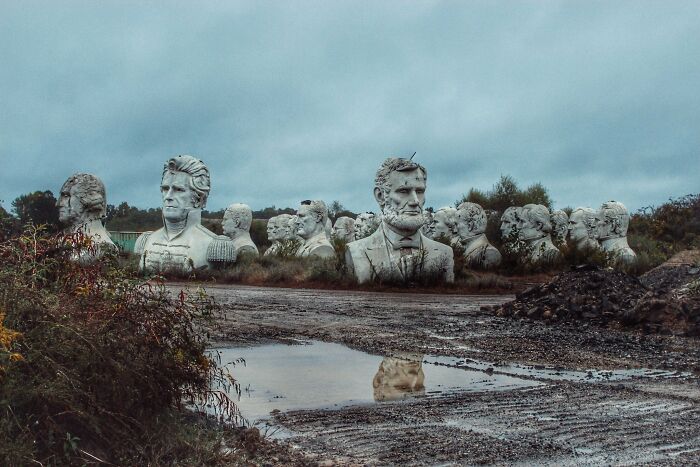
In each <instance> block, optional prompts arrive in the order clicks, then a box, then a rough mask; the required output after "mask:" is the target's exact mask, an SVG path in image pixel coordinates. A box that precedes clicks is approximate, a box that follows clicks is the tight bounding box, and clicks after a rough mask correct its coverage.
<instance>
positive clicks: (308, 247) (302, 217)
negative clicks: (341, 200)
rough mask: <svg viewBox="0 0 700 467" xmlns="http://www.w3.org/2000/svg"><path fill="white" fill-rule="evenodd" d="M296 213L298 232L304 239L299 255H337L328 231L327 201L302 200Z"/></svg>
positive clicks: (326, 256) (324, 256) (330, 256)
mask: <svg viewBox="0 0 700 467" xmlns="http://www.w3.org/2000/svg"><path fill="white" fill-rule="evenodd" d="M296 215H297V219H296V227H297V231H296V234H297V235H299V236H300V237H301V238H302V239H303V243H302V245H301V246H300V247H299V249H298V250H297V256H302V257H304V256H316V257H320V258H332V257H333V256H335V249H334V248H333V246H332V245H331V243H330V241H329V239H328V234H327V233H326V222H327V220H328V209H327V208H326V203H324V202H323V201H319V200H315V201H312V200H306V201H302V202H301V205H300V206H299V209H298V210H297V214H296Z"/></svg>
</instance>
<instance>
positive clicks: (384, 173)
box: [374, 157, 428, 193]
mask: <svg viewBox="0 0 700 467" xmlns="http://www.w3.org/2000/svg"><path fill="white" fill-rule="evenodd" d="M417 169H420V171H421V172H423V178H424V179H425V180H427V179H428V171H427V170H425V167H423V166H422V165H420V164H419V163H417V162H413V161H412V160H410V159H404V158H403V157H389V158H387V159H385V160H384V162H383V163H382V165H381V167H379V170H377V174H376V176H375V178H374V186H375V187H376V188H379V189H381V190H382V191H383V192H385V193H386V192H387V191H389V186H388V185H389V174H391V173H392V172H410V171H412V170H417Z"/></svg>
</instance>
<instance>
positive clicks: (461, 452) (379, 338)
mask: <svg viewBox="0 0 700 467" xmlns="http://www.w3.org/2000/svg"><path fill="white" fill-rule="evenodd" d="M175 287H178V286H177V285H175ZM207 291H208V292H209V293H210V295H212V296H213V297H214V298H215V299H216V300H217V301H218V302H219V303H221V304H222V305H223V307H224V309H225V310H226V320H225V321H224V322H222V323H220V324H221V325H222V326H221V329H220V331H221V334H220V335H219V337H220V338H221V339H222V343H228V344H229V345H258V344H262V343H269V342H290V341H292V340H294V339H302V340H308V339H318V340H323V341H328V342H337V343H343V344H346V345H348V346H350V347H353V348H356V349H360V350H364V351H367V352H370V353H373V354H378V355H386V354H389V353H391V352H395V351H409V352H419V353H425V354H431V355H442V356H449V357H456V358H459V359H474V360H480V361H484V362H489V363H490V364H493V366H494V367H495V368H496V369H497V370H499V369H500V368H504V367H502V366H500V365H497V363H508V362H510V363H516V362H517V363H520V364H523V365H545V366H546V367H548V368H550V367H551V368H562V369H571V370H574V369H579V370H584V369H598V370H603V369H614V368H618V369H621V368H639V367H648V368H659V369H666V370H671V371H672V372H673V371H676V370H683V371H688V370H690V371H695V372H696V373H697V372H700V340H697V339H688V338H678V337H672V336H644V335H641V334H638V333H630V332H620V331H616V330H611V329H600V328H596V327H593V326H586V325H585V323H583V324H579V325H576V326H573V325H565V324H557V325H547V324H545V323H543V322H532V321H528V320H513V319H504V318H498V317H495V316H492V315H491V314H490V313H489V314H487V313H481V312H480V311H479V309H480V307H481V306H482V305H493V304H496V303H501V302H503V301H506V300H508V299H510V298H511V297H508V296H458V295H450V296H440V295H425V294H423V295H419V294H382V293H364V292H347V291H326V290H300V289H274V288H256V287H236V286H215V287H208V289H207ZM514 376H517V375H514ZM542 382H544V383H545V384H544V385H543V386H538V387H537V388H531V389H527V390H510V391H504V392H479V393H477V392H470V393H457V394H449V395H440V396H435V395H429V396H427V397H425V398H419V399H412V400H407V401H403V402H400V403H379V404H373V405H366V406H355V407H348V408H344V409H339V410H314V411H297V412H288V413H282V414H278V415H276V416H275V419H274V420H275V421H276V423H278V424H280V425H282V426H284V427H285V428H287V429H289V430H291V431H292V432H293V433H294V437H293V438H291V439H290V440H289V442H290V443H293V444H294V445H297V446H299V447H300V448H301V449H302V450H303V451H304V452H307V453H310V454H312V455H313V456H314V458H315V459H324V458H325V459H332V460H333V461H335V462H336V463H339V464H370V465H435V464H441V463H442V464H454V465H472V464H477V463H496V464H524V465H531V464H543V465H580V464H638V463H654V464H668V465H677V464H681V463H682V464H689V463H696V464H699V463H700V450H699V449H700V430H698V427H700V385H699V382H698V377H697V376H687V377H683V378H680V377H676V378H666V377H659V378H631V379H625V380H622V381H616V382H604V381H596V382H585V383H584V382H566V381H554V382H553V381H544V380H542Z"/></svg>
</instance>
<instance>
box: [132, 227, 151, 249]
mask: <svg viewBox="0 0 700 467" xmlns="http://www.w3.org/2000/svg"><path fill="white" fill-rule="evenodd" d="M151 234H153V231H152V230H151V231H149V232H144V233H142V234H141V235H139V237H138V238H137V239H136V243H135V244H134V254H137V255H142V254H143V250H145V249H146V242H147V241H148V239H149V238H150V237H151Z"/></svg>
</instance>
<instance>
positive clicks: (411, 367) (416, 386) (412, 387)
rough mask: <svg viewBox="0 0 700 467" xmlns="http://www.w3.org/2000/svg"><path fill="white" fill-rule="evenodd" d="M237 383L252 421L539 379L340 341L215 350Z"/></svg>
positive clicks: (533, 383)
mask: <svg viewBox="0 0 700 467" xmlns="http://www.w3.org/2000/svg"><path fill="white" fill-rule="evenodd" d="M216 350H217V351H218V352H219V353H220V355H221V361H222V363H227V362H230V361H234V360H236V359H239V358H243V359H244V360H245V365H243V364H242V363H237V364H236V365H235V366H234V367H233V368H232V373H233V375H234V377H235V378H236V379H237V380H238V381H239V382H240V384H241V396H240V398H238V395H237V394H235V393H234V394H230V396H231V397H232V398H233V399H234V400H237V402H238V405H239V408H240V410H241V414H242V415H243V416H244V417H245V418H246V419H247V420H248V421H249V422H254V421H256V420H261V419H264V418H267V417H269V416H270V413H271V412H272V411H275V410H279V411H282V412H286V411H289V410H299V409H322V408H323V409H325V408H331V409H333V408H341V407H346V406H350V405H365V404H374V403H382V402H387V401H396V400H401V399H406V398H411V397H431V396H436V395H441V394H445V393H449V392H454V391H464V392H473V391H506V390H512V389H518V388H525V387H534V386H539V385H541V384H542V383H540V382H537V381H529V380H526V379H521V378H516V377H513V376H509V375H502V374H489V373H487V372H484V371H478V370H477V371H474V370H467V369H462V368H455V367H448V366H442V365H436V364H433V363H426V362H424V358H425V356H424V355H421V354H397V355H394V356H391V357H381V356H377V355H370V354H367V353H364V352H360V351H357V350H353V349H350V348H348V347H345V346H344V345H340V344H330V343H327V342H318V341H312V342H311V343H310V344H307V345H280V344H274V345H264V346H259V347H238V348H221V349H216Z"/></svg>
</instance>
